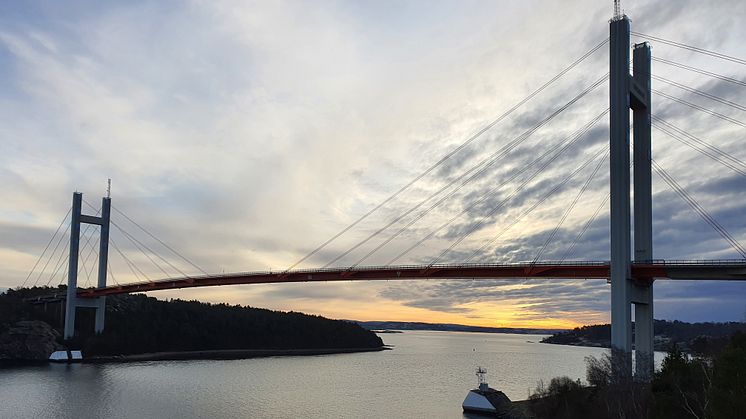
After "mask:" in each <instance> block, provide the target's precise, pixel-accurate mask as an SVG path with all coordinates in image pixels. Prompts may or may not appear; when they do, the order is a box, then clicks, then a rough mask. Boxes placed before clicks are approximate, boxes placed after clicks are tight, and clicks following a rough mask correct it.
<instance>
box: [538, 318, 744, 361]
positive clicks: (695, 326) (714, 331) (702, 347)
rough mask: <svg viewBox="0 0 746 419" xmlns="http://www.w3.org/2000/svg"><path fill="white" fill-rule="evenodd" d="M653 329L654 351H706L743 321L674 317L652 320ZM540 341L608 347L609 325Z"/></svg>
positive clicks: (738, 328)
mask: <svg viewBox="0 0 746 419" xmlns="http://www.w3.org/2000/svg"><path fill="white" fill-rule="evenodd" d="M632 331H633V333H634V323H632ZM653 331H654V334H655V341H654V345H655V350H656V351H668V350H669V349H671V346H672V345H674V344H675V345H676V346H677V348H678V349H679V350H682V351H684V352H691V353H707V352H708V351H710V352H711V351H714V350H719V349H721V348H723V347H725V345H727V343H728V341H729V339H730V337H731V336H732V335H733V334H734V333H736V332H746V323H740V322H728V323H712V322H706V323H686V322H681V321H678V320H675V321H667V320H654V322H653ZM541 342H542V343H554V344H559V345H575V346H595V347H603V348H608V347H610V346H611V325H610V324H608V323H607V324H596V325H591V326H582V327H576V328H575V329H572V330H568V331H564V332H559V333H555V334H553V335H552V336H549V337H546V338H544V339H542V340H541Z"/></svg>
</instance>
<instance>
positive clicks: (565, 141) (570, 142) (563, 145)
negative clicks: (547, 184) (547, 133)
mask: <svg viewBox="0 0 746 419" xmlns="http://www.w3.org/2000/svg"><path fill="white" fill-rule="evenodd" d="M606 113H608V109H607V110H605V111H604V112H602V113H601V114H599V115H598V116H597V117H595V118H594V119H592V120H591V121H590V122H588V123H587V124H586V125H585V126H584V127H582V128H581V129H579V130H577V131H575V132H574V133H573V134H571V135H570V136H568V137H566V138H565V139H563V140H562V141H560V142H559V143H557V144H555V145H554V146H552V147H551V148H550V149H548V150H546V151H545V152H544V153H543V154H542V155H540V156H539V157H538V158H536V159H534V160H533V161H531V162H530V163H528V164H526V165H522V166H521V168H520V169H519V170H517V171H515V172H514V173H512V174H511V175H510V176H509V177H508V178H506V179H504V180H503V181H502V182H500V184H498V185H497V186H494V187H493V188H491V189H489V190H487V191H486V192H485V193H483V194H482V196H481V197H480V198H479V199H477V200H476V201H474V202H473V203H471V204H470V205H468V206H467V207H465V208H464V209H462V210H461V212H459V213H458V214H456V215H455V216H453V217H452V218H451V219H449V220H448V221H447V222H445V223H443V224H442V225H441V226H440V227H438V228H437V229H435V230H433V231H431V232H430V233H429V234H428V235H426V236H425V237H423V238H422V239H420V240H419V241H418V242H416V243H415V244H414V245H412V246H410V247H409V248H408V249H406V250H405V251H404V252H401V253H399V255H397V256H396V257H395V258H394V259H392V260H391V261H389V262H388V263H387V264H388V265H391V264H393V263H394V262H395V261H396V260H398V259H400V258H401V257H403V256H404V255H406V254H407V253H409V252H410V251H412V250H414V249H415V248H416V247H418V246H419V245H421V244H422V243H424V242H425V241H427V240H429V239H430V238H432V237H433V236H434V235H435V234H436V233H438V232H439V231H441V230H442V229H444V228H445V227H447V226H448V225H450V224H451V223H453V222H454V221H456V220H457V219H458V218H460V217H461V216H462V215H464V214H465V213H467V212H469V211H470V210H472V209H473V208H475V207H476V206H477V205H480V204H482V203H483V202H485V201H486V200H487V199H489V198H491V197H493V196H495V195H496V194H497V192H498V191H499V190H500V189H501V188H502V187H503V186H505V185H507V184H509V183H510V182H512V181H513V180H514V179H516V178H518V176H520V175H522V174H523V173H524V172H526V171H528V170H529V169H532V168H533V167H535V166H536V165H537V164H538V163H539V162H541V161H542V160H543V159H544V158H546V157H547V156H549V155H551V154H552V153H555V152H556V154H555V155H554V156H553V157H551V159H550V160H549V162H547V163H546V164H545V166H544V167H546V165H547V164H549V163H551V162H552V161H554V160H555V159H556V158H557V157H559V155H560V154H562V153H563V152H564V151H565V150H567V149H568V148H569V147H570V146H571V145H573V144H574V143H575V141H577V140H578V139H579V138H581V137H582V136H583V135H584V134H585V133H586V132H588V130H589V129H590V128H591V127H593V126H594V125H595V124H596V123H597V122H598V121H599V120H600V119H601V118H602V117H603V116H604V115H606ZM560 148H561V150H559V151H557V150H558V149H560ZM537 174H538V173H535V174H534V175H533V176H532V177H531V179H533V177H535V176H536V175H537ZM529 181H530V179H529V180H526V181H525V183H528V182H529ZM439 204H440V202H436V203H435V204H433V206H431V208H429V209H428V210H426V211H424V212H423V213H421V214H420V215H419V216H418V217H417V218H415V219H413V220H411V221H410V222H409V223H408V224H407V225H405V226H403V227H402V228H400V229H399V231H397V232H396V233H395V234H394V235H393V236H391V237H389V239H388V240H386V241H384V242H383V243H381V244H379V245H378V247H376V248H375V249H373V250H372V251H371V252H369V253H368V254H367V255H365V256H364V257H363V258H361V259H360V260H358V261H357V262H356V263H355V265H353V267H354V266H357V265H359V264H360V263H362V261H363V260H365V259H367V258H368V257H369V256H371V255H372V254H373V253H375V252H377V251H378V250H380V249H381V248H382V247H383V246H385V245H386V244H388V243H389V242H391V241H392V240H393V239H394V238H395V237H398V236H399V235H400V234H402V233H403V232H404V231H405V230H407V229H408V228H409V227H411V226H412V225H413V224H414V223H415V222H417V221H419V220H420V219H421V218H423V217H424V216H425V215H426V214H427V213H428V212H429V211H430V210H432V209H433V208H434V207H435V206H437V205H439Z"/></svg>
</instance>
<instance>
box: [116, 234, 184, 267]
mask: <svg viewBox="0 0 746 419" xmlns="http://www.w3.org/2000/svg"><path fill="white" fill-rule="evenodd" d="M111 224H112V225H113V226H114V227H116V228H117V229H118V230H119V231H120V232H121V233H122V234H123V235H124V237H126V238H127V240H129V241H130V243H132V245H134V246H135V248H136V249H137V250H139V251H140V253H142V254H143V255H144V256H145V257H146V258H147V259H148V260H149V261H150V262H151V263H152V264H153V265H154V266H155V267H156V268H158V269H159V270H160V271H161V272H163V275H165V276H166V278H171V275H170V274H169V273H168V272H166V270H165V269H163V267H161V265H159V264H158V263H157V262H156V261H155V260H153V258H152V257H151V256H150V254H149V253H148V252H146V251H145V249H147V250H148V251H149V252H150V253H153V254H155V255H156V256H158V257H160V256H159V255H157V254H156V253H155V252H153V251H152V250H150V248H148V247H147V246H145V245H142V243H140V241H139V240H137V239H136V238H134V237H133V236H132V235H131V234H129V233H127V232H126V231H124V230H122V228H121V227H119V225H117V224H116V223H115V222H113V221H112V222H111ZM141 245H142V246H143V247H144V248H145V249H143V247H140V246H141ZM185 276H186V275H185Z"/></svg>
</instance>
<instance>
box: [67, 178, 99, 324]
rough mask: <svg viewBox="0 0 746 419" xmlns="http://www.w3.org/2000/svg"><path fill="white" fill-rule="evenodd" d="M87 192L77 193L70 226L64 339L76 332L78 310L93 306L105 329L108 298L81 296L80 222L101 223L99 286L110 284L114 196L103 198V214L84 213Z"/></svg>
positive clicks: (97, 318)
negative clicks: (108, 274)
mask: <svg viewBox="0 0 746 419" xmlns="http://www.w3.org/2000/svg"><path fill="white" fill-rule="evenodd" d="M82 202H83V194H81V193H80V192H75V193H73V208H72V218H71V221H70V222H71V225H70V263H69V270H68V273H67V302H66V304H65V330H64V338H65V339H70V338H72V337H73V336H74V335H75V309H77V308H78V307H91V308H94V309H95V310H96V325H95V329H96V333H100V332H102V331H103V330H104V316H105V310H106V297H96V298H78V297H77V288H78V253H79V251H80V224H81V223H85V224H95V225H98V226H100V240H99V252H98V283H97V286H98V288H104V287H106V270H107V265H108V254H109V220H110V217H111V197H110V196H109V193H108V192H107V196H106V197H105V198H103V200H102V201H101V216H100V217H97V216H92V215H84V214H82V211H81V204H82Z"/></svg>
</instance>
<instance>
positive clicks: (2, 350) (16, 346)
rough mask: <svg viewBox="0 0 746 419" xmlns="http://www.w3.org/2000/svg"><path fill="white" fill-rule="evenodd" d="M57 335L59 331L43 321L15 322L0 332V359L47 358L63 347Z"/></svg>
mask: <svg viewBox="0 0 746 419" xmlns="http://www.w3.org/2000/svg"><path fill="white" fill-rule="evenodd" d="M59 336H60V334H59V332H57V331H56V330H54V329H53V328H52V326H50V325H49V324H47V323H45V322H43V321H39V320H24V321H20V322H17V323H15V324H14V325H12V326H11V327H10V329H8V330H7V331H6V332H5V333H3V334H0V360H3V359H5V360H27V361H43V360H47V359H49V355H51V354H52V352H54V351H60V350H64V349H65V348H64V347H63V346H62V345H60V344H59V343H57V339H58V338H59Z"/></svg>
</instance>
